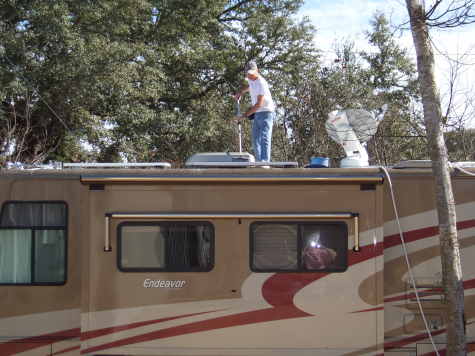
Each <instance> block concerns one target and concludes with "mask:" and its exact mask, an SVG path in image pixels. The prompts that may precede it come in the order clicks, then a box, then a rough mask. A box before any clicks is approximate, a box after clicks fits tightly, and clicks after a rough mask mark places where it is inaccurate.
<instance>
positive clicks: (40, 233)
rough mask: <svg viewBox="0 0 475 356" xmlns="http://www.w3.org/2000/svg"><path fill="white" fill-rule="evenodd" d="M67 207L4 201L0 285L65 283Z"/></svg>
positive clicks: (0, 222) (0, 215) (51, 203)
mask: <svg viewBox="0 0 475 356" xmlns="http://www.w3.org/2000/svg"><path fill="white" fill-rule="evenodd" d="M66 217H67V206H66V204H65V203H64V202H7V203H5V204H3V206H2V211H1V214H0V284H40V285H44V284H63V283H65V281H66V262H67V256H66V232H67V218H66Z"/></svg>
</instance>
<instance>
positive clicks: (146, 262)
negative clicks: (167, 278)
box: [117, 222, 214, 272]
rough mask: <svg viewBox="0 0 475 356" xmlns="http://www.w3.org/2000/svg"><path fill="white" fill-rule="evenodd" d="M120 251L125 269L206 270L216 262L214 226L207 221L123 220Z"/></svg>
mask: <svg viewBox="0 0 475 356" xmlns="http://www.w3.org/2000/svg"><path fill="white" fill-rule="evenodd" d="M118 251H119V253H118V255H117V258H118V266H119V269H120V270H121V271H124V272H148V271H168V272H207V271H210V270H211V269H212V268H213V264H214V228H213V225H211V224H210V223H208V222H157V223H141V222H124V223H121V224H119V226H118Z"/></svg>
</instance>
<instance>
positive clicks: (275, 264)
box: [251, 222, 348, 272]
mask: <svg viewBox="0 0 475 356" xmlns="http://www.w3.org/2000/svg"><path fill="white" fill-rule="evenodd" d="M251 251H252V253H251V269H252V270H253V271H257V272H277V271H313V272H314V271H325V272H339V271H345V270H346V268H347V266H348V262H347V254H348V229H347V226H346V224H345V223H343V222H335V223H332V222H319V223H298V222H286V223H274V222H269V223H267V222H262V223H261V222H259V223H253V224H251Z"/></svg>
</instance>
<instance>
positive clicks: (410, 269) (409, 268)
mask: <svg viewBox="0 0 475 356" xmlns="http://www.w3.org/2000/svg"><path fill="white" fill-rule="evenodd" d="M380 168H381V170H382V171H383V172H384V175H385V176H386V178H387V179H388V183H389V190H390V192H391V200H392V203H393V209H394V216H395V217H396V223H397V227H398V230H399V237H400V239H401V244H402V249H403V251H404V257H405V259H406V264H407V271H408V273H409V279H410V281H411V284H412V288H413V289H414V294H415V296H416V300H417V305H418V306H419V311H420V313H421V316H422V320H423V321H424V326H425V328H426V331H427V334H428V335H429V340H430V342H431V344H432V347H433V348H434V351H435V354H436V355H437V356H440V354H439V351H437V347H436V346H435V342H434V339H433V338H432V333H431V332H430V328H429V324H428V323H427V319H426V316H425V314H424V309H423V308H422V303H421V299H420V297H419V292H418V291H417V287H416V280H415V278H414V274H413V273H412V267H411V263H410V262H409V256H408V253H407V248H406V243H405V241H404V235H403V233H402V228H401V223H400V221H399V214H398V212H397V207H396V198H395V196H394V190H393V183H392V181H391V177H390V176H389V173H388V171H387V169H386V168H385V167H380Z"/></svg>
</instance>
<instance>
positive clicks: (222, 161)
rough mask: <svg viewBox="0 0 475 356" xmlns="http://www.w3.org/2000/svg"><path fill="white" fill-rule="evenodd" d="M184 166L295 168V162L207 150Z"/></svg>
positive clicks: (192, 157) (196, 155) (296, 164)
mask: <svg viewBox="0 0 475 356" xmlns="http://www.w3.org/2000/svg"><path fill="white" fill-rule="evenodd" d="M185 167H186V168H249V167H266V168H269V167H279V168H289V167H290V168H295V167H298V163H297V162H255V159H254V156H253V155H251V154H250V153H247V152H207V153H197V154H194V155H193V156H191V157H190V158H189V159H188V160H187V161H186V162H185Z"/></svg>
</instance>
